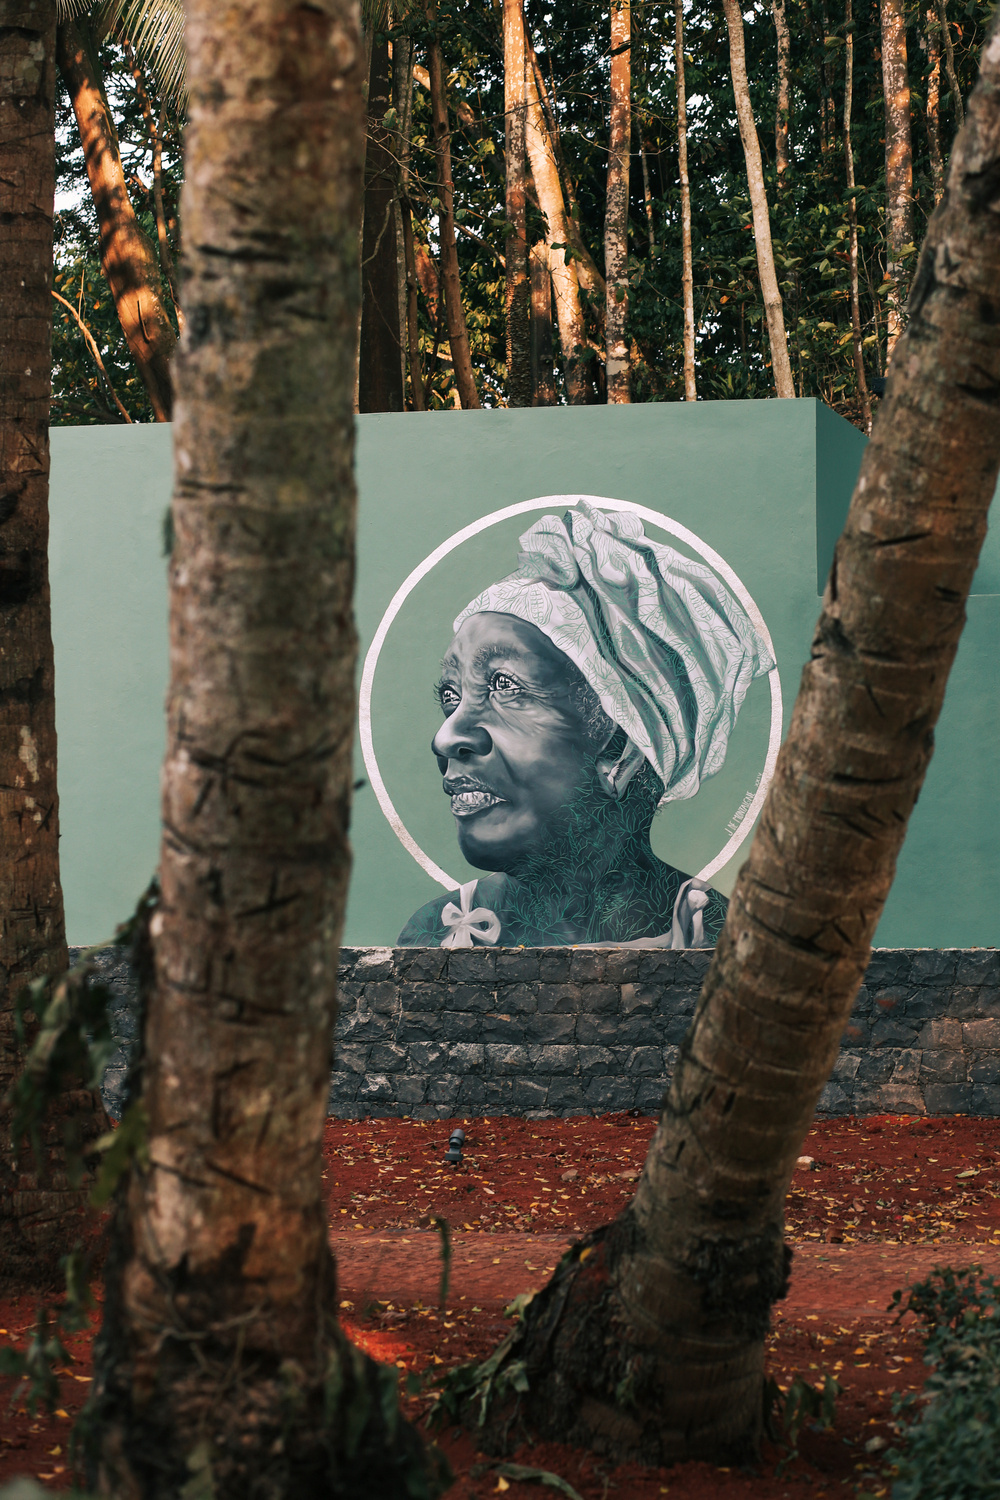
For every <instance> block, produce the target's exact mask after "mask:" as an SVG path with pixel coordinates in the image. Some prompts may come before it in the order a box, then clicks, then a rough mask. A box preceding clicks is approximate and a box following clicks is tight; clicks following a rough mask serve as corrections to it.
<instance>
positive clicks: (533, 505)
mask: <svg viewBox="0 0 1000 1500" xmlns="http://www.w3.org/2000/svg"><path fill="white" fill-rule="evenodd" d="M581 500H586V501H588V503H589V504H591V505H595V506H597V507H598V509H599V510H627V511H631V512H632V514H633V515H637V516H639V517H641V519H642V520H644V521H651V522H652V523H653V525H654V526H657V527H659V529H660V530H661V531H665V532H666V533H667V534H668V536H675V537H677V538H678V540H679V541H682V542H686V543H687V545H688V546H689V547H690V548H691V549H692V550H693V551H694V552H697V553H698V554H699V555H700V556H701V557H702V558H704V560H705V561H706V562H707V563H708V564H709V566H710V567H712V568H714V569H715V571H716V572H717V573H718V574H719V575H720V576H721V577H722V578H723V579H724V580H725V582H726V583H727V584H728V585H729V587H730V588H731V589H732V591H733V593H734V594H735V595H736V597H737V598H738V599H739V601H740V603H741V604H742V605H743V608H744V609H745V610H746V612H747V614H748V615H749V616H750V618H751V620H752V621H753V623H754V625H755V627H756V629H757V630H758V631H759V632H760V634H761V635H762V636H763V638H764V640H765V642H766V643H767V648H768V650H769V651H770V653H771V659H772V661H775V663H776V658H775V653H774V644H773V642H772V640H771V632H770V631H769V630H768V628H767V625H766V624H765V622H764V616H763V615H762V614H761V612H760V610H759V609H758V607H757V604H756V602H755V601H754V600H753V599H752V598H751V596H750V594H749V592H748V591H747V589H746V588H745V587H744V585H743V583H742V581H741V580H740V579H739V578H738V577H737V576H736V574H735V573H734V572H733V570H732V568H731V567H730V566H729V564H728V563H727V562H726V561H725V559H724V558H722V557H720V556H719V554H718V552H716V551H715V549H714V548H713V547H710V546H709V545H708V543H707V542H703V541H702V540H701V538H700V537H698V536H696V535H695V534H694V532H693V531H689V530H688V528H687V527H686V526H682V525H681V524H680V522H679V521H672V520H670V518H669V517H667V516H664V515H661V513H660V512H659V511H656V510H651V509H650V507H649V506H648V505H638V504H637V503H636V502H635V501H634V500H609V499H607V498H606V497H603V496H600V495H543V496H541V497H540V498H539V499H537V500H521V501H519V503H518V504H517V505H505V506H504V507H503V509H502V510H493V511H490V513H489V515H486V516H480V518H479V520H478V521H472V522H471V523H470V524H469V525H468V526H463V527H462V529H461V531H456V532H454V533H453V534H452V535H451V536H450V537H448V538H447V540H446V541H443V542H442V543H441V545H440V546H439V547H435V549H434V551H433V552H430V553H428V555H427V556H426V557H425V558H424V560H423V562H421V563H418V564H417V566H416V567H415V568H414V569H413V571H412V573H410V574H408V575H407V577H406V578H405V579H404V580H403V582H402V583H401V584H400V586H399V588H398V589H397V590H396V592H395V593H394V594H393V596H392V598H391V599H390V601H389V606H388V608H387V609H386V611H385V614H384V615H383V616H382V619H381V620H380V621H379V627H378V629H377V630H376V632H375V635H374V637H373V639H372V643H371V645H370V646H369V647H368V652H367V655H366V656H365V664H364V668H363V670H362V673H361V691H360V694H359V699H358V734H359V737H360V740H361V753H362V756H363V757H364V762H365V769H366V770H367V772H368V779H369V781H370V782H371V785H372V790H373V791H374V793H375V796H376V797H377V798H378V804H379V807H380V808H381V809H382V812H383V814H384V816H385V819H386V821H387V822H388V824H389V826H390V828H391V829H392V831H393V833H394V834H395V835H396V837H397V838H398V839H399V842H400V843H401V844H402V846H403V848H404V849H405V850H406V851H407V853H408V854H411V855H412V856H413V858H414V859H415V860H416V862H417V864H418V865H420V867H421V868H422V869H424V870H426V871H427V874H428V875H430V876H431V877H432V879H434V880H436V881H437V883H438V885H442V886H444V888H445V890H446V891H453V890H457V888H458V887H459V886H460V885H461V883H462V882H461V881H460V880H453V879H452V877H451V876H450V875H449V874H448V872H447V871H446V870H442V868H441V866H440V865H437V864H435V863H434V861H433V860H432V859H431V858H430V856H429V855H428V854H425V853H424V851H423V849H421V847H420V845H419V844H418V843H417V841H416V839H415V838H414V837H413V835H412V834H411V833H410V831H409V829H408V828H407V827H406V826H405V825H404V823H403V820H402V818H401V817H400V816H399V814H398V812H397V811H396V808H395V805H394V804H393V801H392V798H391V797H390V796H389V793H388V790H387V789H386V785H385V782H384V781H383V780H382V774H381V772H380V771H379V767H378V761H377V760H376V758H375V745H374V742H373V740H372V712H371V705H372V688H373V687H374V684H375V669H376V667H377V666H378V659H379V656H380V655H381V652H382V647H383V646H384V645H385V639H386V636H387V635H388V634H389V630H390V629H391V627H392V623H393V621H394V620H395V618H396V616H397V615H398V614H399V611H400V610H401V609H402V607H403V604H404V603H405V601H406V599H407V598H408V596H409V595H410V594H411V593H412V592H413V590H414V589H415V588H416V586H417V584H418V583H419V582H420V580H421V579H422V578H426V577H427V574H428V573H430V572H431V571H432V569H434V568H436V567H437V565H438V563H439V562H440V561H441V560H442V558H445V557H447V556H448V554H449V552H454V550H455V548H456V547H460V546H461V545H462V543H463V542H467V541H469V539H470V538H471V537H474V536H478V535H479V533H480V532H481V531H487V530H488V529H489V527H491V526H496V525H497V524H498V522H500V521H506V520H509V519H510V517H511V516H523V515H525V514H527V513H528V512H529V511H533V510H546V509H548V508H549V507H550V506H553V505H561V506H563V507H564V508H565V507H566V506H567V505H570V506H573V505H577V504H579V502H580V501H581ZM768 679H769V681H770V686H771V732H770V735H769V737H768V743H767V755H766V756H765V758H764V769H763V771H762V772H761V777H760V781H759V783H758V785H757V790H756V792H755V794H754V797H753V800H752V802H751V803H750V806H749V807H748V808H747V810H746V812H745V813H744V814H743V816H742V818H741V819H740V821H739V823H737V825H736V827H735V829H734V830H733V833H732V835H731V837H730V838H729V841H728V842H727V843H726V844H724V845H723V847H722V848H721V849H720V851H719V853H718V854H717V855H716V856H715V858H714V859H713V860H710V861H709V863H708V864H707V865H705V867H704V869H701V870H699V871H698V874H697V875H696V877H695V879H696V880H710V879H711V878H712V876H713V875H715V874H717V873H718V871H719V870H721V869H722V868H723V866H724V865H727V864H728V863H729V861H730V860H731V859H732V857H733V855H734V854H735V853H736V851H737V849H738V848H739V847H740V845H741V844H742V843H743V841H744V839H745V838H746V837H747V834H748V833H749V832H750V830H751V828H752V827H753V825H754V822H755V821H756V818H757V814H758V813H759V812H760V810H761V808H762V807H763V805H764V798H765V797H766V796H767V789H768V787H769V786H770V784H771V778H772V777H773V775H774V767H775V763H776V761H777V759H778V750H779V749H780V747H781V728H782V706H781V678H780V677H779V675H778V668H777V664H775V666H773V667H772V668H771V670H770V672H769V673H768Z"/></svg>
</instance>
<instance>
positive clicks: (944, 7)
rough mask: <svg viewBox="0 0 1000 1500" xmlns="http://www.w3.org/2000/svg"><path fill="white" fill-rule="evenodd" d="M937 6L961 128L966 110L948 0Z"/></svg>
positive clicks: (954, 107) (954, 108)
mask: <svg viewBox="0 0 1000 1500" xmlns="http://www.w3.org/2000/svg"><path fill="white" fill-rule="evenodd" d="M937 8H938V18H939V20H940V22H941V40H942V41H943V42H944V70H945V73H946V74H947V77H948V87H949V89H950V90H951V107H952V111H953V112H954V115H955V129H956V130H961V128H962V125H963V123H964V121H965V110H964V108H963V107H962V90H961V87H960V86H959V82H958V74H957V73H956V71H955V44H954V42H953V41H952V39H951V25H950V23H949V21H948V0H937Z"/></svg>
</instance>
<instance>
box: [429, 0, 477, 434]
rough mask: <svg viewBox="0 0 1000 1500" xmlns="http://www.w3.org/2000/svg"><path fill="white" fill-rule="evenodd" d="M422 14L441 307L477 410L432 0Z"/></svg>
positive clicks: (460, 386) (460, 376) (464, 397)
mask: <svg viewBox="0 0 1000 1500" xmlns="http://www.w3.org/2000/svg"><path fill="white" fill-rule="evenodd" d="M425 14H426V16H427V25H428V27H429V29H430V41H429V42H428V44H427V71H428V73H429V75H430V86H431V88H430V93H431V113H432V116H433V130H434V156H435V161H436V164H437V195H438V198H439V200H440V203H441V207H440V209H439V210H438V215H439V220H440V241H441V285H442V289H443V291H444V311H445V317H446V319H447V322H448V342H449V344H450V346H451V362H452V369H453V370H454V373H455V386H456V389H457V390H458V394H459V399H460V400H461V403H462V405H463V407H472V408H475V409H477V410H478V408H479V407H480V405H481V404H482V403H481V402H480V400H479V392H478V391H477V389H476V378H475V376H474V375H473V373H472V355H471V353H470V350H469V330H468V327H467V325H466V322H465V309H464V307H463V306H462V283H461V278H460V276H459V271H458V246H457V244H456V242H455V189H454V186H453V184H452V180H451V128H450V126H449V124H448V96H447V93H446V91H445V81H444V60H443V58H442V56H441V44H440V42H439V41H438V40H437V6H436V3H435V0H425Z"/></svg>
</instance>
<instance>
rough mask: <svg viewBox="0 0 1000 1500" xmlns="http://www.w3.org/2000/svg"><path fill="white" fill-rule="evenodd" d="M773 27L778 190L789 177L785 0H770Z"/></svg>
mask: <svg viewBox="0 0 1000 1500" xmlns="http://www.w3.org/2000/svg"><path fill="white" fill-rule="evenodd" d="M771 12H772V14H773V16H774V30H775V35H776V36H777V39H778V92H777V97H776V100H775V107H774V159H775V166H776V169H777V173H778V191H779V192H780V191H781V189H782V188H783V187H784V185H785V182H786V181H787V178H788V137H789V130H790V122H791V117H792V39H791V35H790V33H789V30H788V17H787V15H786V13H785V0H771Z"/></svg>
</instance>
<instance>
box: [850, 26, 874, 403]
mask: <svg viewBox="0 0 1000 1500" xmlns="http://www.w3.org/2000/svg"><path fill="white" fill-rule="evenodd" d="M852 6H853V0H845V15H844V19H845V21H846V22H847V26H846V28H845V29H846V36H845V39H844V175H845V177H846V179H847V191H848V193H849V194H850V197H849V198H848V200H847V224H848V257H849V263H848V274H849V277H850V295H851V344H852V347H853V351H854V376H855V379H856V381H857V386H858V404H859V406H860V408H861V420H862V422H863V423H864V428H865V431H866V432H871V430H872V407H871V401H870V400H869V396H868V382H867V380H866V379H865V352H864V345H863V343H862V339H863V333H862V328H861V295H860V290H859V284H858V200H857V197H856V195H855V193H854V186H855V183H854V146H853V144H852V142H851V112H852V109H853V105H854V29H853V19H854V18H853V12H852Z"/></svg>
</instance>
